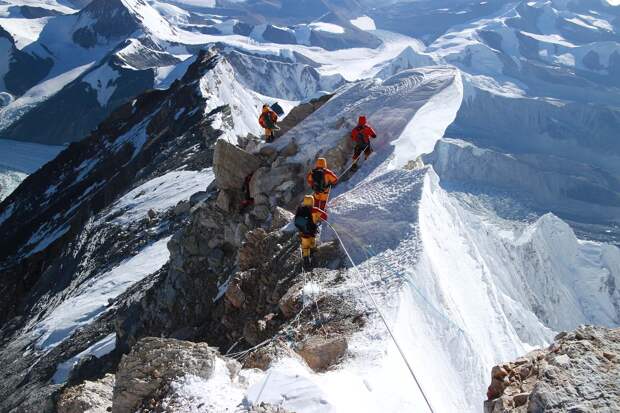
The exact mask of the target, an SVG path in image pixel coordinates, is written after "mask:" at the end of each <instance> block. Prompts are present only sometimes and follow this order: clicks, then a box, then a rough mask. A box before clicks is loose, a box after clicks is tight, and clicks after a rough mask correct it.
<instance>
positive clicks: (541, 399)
mask: <svg viewBox="0 0 620 413" xmlns="http://www.w3.org/2000/svg"><path fill="white" fill-rule="evenodd" d="M618 383H620V329H607V328H603V327H594V326H582V327H580V328H578V329H577V330H575V331H572V332H563V333H560V334H558V335H557V336H556V337H555V340H554V342H553V343H552V344H551V345H550V346H549V347H547V348H546V349H542V350H534V351H532V352H530V353H528V354H526V355H525V356H523V357H522V358H519V359H517V360H515V361H514V362H510V363H505V364H502V365H497V366H495V367H493V370H492V372H491V385H490V386H489V389H488V391H487V397H488V398H489V400H488V401H486V402H485V403H484V411H485V413H504V412H515V413H516V412H529V413H538V412H553V413H555V412H558V413H559V412H575V413H577V412H581V413H590V412H592V413H594V412H601V413H603V412H605V413H611V412H617V411H620V389H619V388H618Z"/></svg>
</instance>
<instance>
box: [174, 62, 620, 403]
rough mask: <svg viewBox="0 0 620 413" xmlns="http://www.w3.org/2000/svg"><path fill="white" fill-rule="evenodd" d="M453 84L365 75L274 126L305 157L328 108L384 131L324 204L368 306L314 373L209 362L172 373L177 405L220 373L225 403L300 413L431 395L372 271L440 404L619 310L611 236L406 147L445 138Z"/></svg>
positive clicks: (480, 390) (468, 395)
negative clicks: (502, 208)
mask: <svg viewBox="0 0 620 413" xmlns="http://www.w3.org/2000/svg"><path fill="white" fill-rule="evenodd" d="M462 99H463V83H462V80H461V74H460V72H459V71H458V70H457V69H455V68H451V67H433V68H421V69H417V70H409V71H405V72H401V73H399V74H397V75H395V76H393V77H390V78H388V79H386V80H384V81H380V80H376V79H374V80H366V81H360V82H358V83H356V84H353V85H348V86H346V87H344V88H343V89H341V91H340V92H339V94H337V95H336V96H335V97H334V98H332V99H331V100H330V101H329V102H328V103H327V104H326V105H325V106H324V107H323V108H321V110H320V111H317V112H316V113H315V114H313V115H311V116H310V117H309V118H307V119H306V120H305V121H304V122H303V123H302V124H300V125H298V126H297V127H296V128H294V129H293V130H291V131H290V132H289V133H288V134H287V135H286V136H285V137H284V138H282V139H281V140H279V141H276V144H275V145H276V146H280V145H281V146H284V145H286V144H287V142H288V140H289V139H296V141H297V142H298V143H299V145H300V148H301V149H300V151H299V152H298V155H297V158H296V159H295V161H298V162H308V163H309V162H310V161H311V160H312V159H314V157H315V156H316V155H317V154H318V153H320V151H321V150H323V149H325V148H326V147H328V146H330V145H331V144H333V143H334V142H337V141H338V139H341V137H342V135H343V133H346V128H348V126H350V125H347V124H345V125H344V126H343V127H342V126H341V127H340V128H344V129H345V130H342V129H339V127H338V126H335V125H334V119H341V118H344V119H355V118H356V115H358V114H361V113H366V114H367V115H368V117H369V120H370V122H371V123H372V124H373V126H375V127H376V129H377V130H379V131H381V133H380V136H379V138H378V139H377V141H376V144H375V149H376V152H375V155H374V156H373V157H371V158H370V159H369V160H368V161H367V162H365V163H364V164H363V165H362V168H361V169H360V171H359V172H358V173H356V174H355V175H354V177H353V178H352V179H351V180H350V181H348V182H347V183H344V184H342V185H340V186H339V187H338V188H337V189H336V190H335V193H334V198H332V201H331V204H330V207H329V213H330V222H331V224H332V225H333V227H334V228H335V230H336V231H337V232H338V234H339V236H340V237H341V238H342V240H343V243H344V246H345V248H346V249H347V251H348V252H349V253H350V254H351V257H352V259H353V261H354V262H355V264H356V267H353V268H351V269H350V270H349V277H348V279H347V281H346V282H345V283H344V284H343V285H342V286H341V287H340V288H343V289H351V290H357V291H358V294H359V295H360V296H362V297H365V298H366V299H367V305H368V308H369V309H370V311H371V312H373V314H374V316H372V317H371V320H370V323H369V325H368V326H367V327H366V328H365V329H364V330H363V331H362V332H360V333H357V334H355V335H354V336H353V337H352V338H351V339H350V341H349V351H348V357H347V358H346V360H345V361H344V362H343V364H341V365H340V366H339V367H338V368H336V369H335V370H332V371H329V372H326V373H322V374H316V373H312V372H311V371H310V370H309V369H308V368H307V367H306V366H305V365H304V364H303V363H302V362H300V361H299V360H296V359H285V360H281V361H280V362H278V363H277V364H276V365H274V366H272V367H271V368H270V369H269V370H268V371H267V372H265V373H264V374H260V373H257V374H255V375H249V376H247V377H245V376H244V377H243V380H241V381H231V379H230V378H229V377H227V376H226V377H225V376H223V374H224V373H221V374H218V373H217V372H216V374H215V376H214V377H213V378H212V379H210V380H207V381H204V380H201V379H198V378H195V377H189V378H184V379H180V380H179V381H178V382H176V383H175V384H174V385H173V390H174V393H175V394H174V396H173V397H174V399H175V400H176V401H177V402H178V400H179V399H181V400H184V407H185V408H186V410H183V411H187V412H190V411H191V412H196V411H208V409H207V410H205V409H204V406H205V405H206V404H207V403H213V399H211V398H208V401H205V396H204V393H205V392H206V391H207V390H208V389H213V388H214V386H215V387H217V388H218V389H219V390H218V392H217V393H218V394H220V393H222V390H221V389H222V386H223V387H224V388H227V389H229V391H226V392H224V393H225V394H226V395H227V396H226V397H225V398H224V397H223V398H218V400H219V401H218V403H219V404H218V406H217V407H218V408H219V409H222V410H224V409H226V408H228V409H234V407H235V406H237V405H239V404H246V405H248V404H251V403H257V402H268V403H272V404H275V405H281V406H284V407H286V408H288V409H290V410H293V411H296V412H302V413H307V412H351V411H355V412H377V411H385V412H404V411H412V412H424V411H428V408H427V407H426V404H425V401H424V399H423V396H422V393H421V392H420V391H419V390H418V388H417V386H416V384H415V382H414V379H413V377H412V375H411V374H410V372H409V370H408V369H407V367H406V364H405V363H404V360H403V357H402V356H401V354H400V353H399V351H398V350H397V348H396V345H395V343H394V342H393V341H392V339H391V338H390V335H389V334H388V332H387V330H386V327H385V325H384V324H383V323H382V322H381V319H380V318H379V317H378V315H377V312H376V309H375V308H374V307H373V306H372V303H371V301H370V300H369V299H368V297H369V296H368V295H367V291H366V289H365V288H366V287H365V286H366V285H367V286H368V291H369V292H370V294H372V296H373V297H374V298H375V299H376V300H377V302H378V305H379V308H380V310H381V311H382V312H383V313H384V314H385V316H386V319H387V323H388V325H389V326H390V328H391V329H392V331H393V333H394V337H395V339H396V340H397V341H398V343H399V345H400V346H401V348H402V350H403V353H404V357H405V358H406V360H407V361H408V363H409V364H410V365H411V368H412V371H413V372H414V374H415V376H416V378H417V380H418V381H419V383H420V387H421V389H422V390H423V391H424V393H425V395H426V396H427V397H428V399H429V402H430V404H431V405H432V407H433V409H434V411H435V412H445V413H451V412H472V413H473V412H479V411H480V410H481V409H482V401H483V398H484V395H485V392H486V386H487V385H488V375H489V372H490V369H491V367H492V366H493V365H495V364H497V363H499V362H502V361H506V360H510V359H514V358H516V357H518V356H520V355H522V354H524V353H525V352H527V351H528V350H530V349H533V348H535V347H538V346H544V345H546V344H548V343H549V342H550V340H551V339H552V338H553V336H554V334H555V333H556V332H557V331H560V330H564V329H571V328H574V327H575V326H577V325H579V324H582V323H592V324H602V325H618V324H619V321H620V320H618V312H617V308H618V303H619V302H620V296H619V294H618V292H617V291H616V290H615V289H614V287H613V286H614V285H617V283H618V282H619V281H620V250H619V249H618V248H617V247H615V246H612V245H607V244H603V243H597V242H593V241H583V240H580V239H578V238H577V237H576V236H575V233H574V232H573V230H572V229H571V227H570V226H569V225H568V224H567V223H565V222H564V221H562V220H561V219H560V218H558V217H556V216H554V215H552V214H545V215H542V216H539V217H537V218H535V219H530V220H511V219H506V218H503V217H502V216H500V215H501V214H499V213H497V211H496V210H495V209H493V208H485V207H484V205H485V203H484V202H482V201H481V199H478V198H477V196H476V195H472V194H468V195H464V194H462V193H458V192H450V191H449V190H447V189H444V188H443V187H442V185H441V180H440V178H439V176H438V175H437V174H436V173H435V171H434V170H433V168H432V166H421V165H420V163H419V162H415V161H416V160H418V161H419V159H418V157H419V156H420V155H421V154H423V153H428V152H432V151H433V149H434V147H435V145H436V144H437V142H438V141H439V140H440V139H442V138H443V136H444V132H445V130H446V128H447V127H448V126H449V125H450V124H451V123H452V122H453V121H454V119H455V117H456V113H457V111H458V109H459V107H460V105H461V101H462ZM463 166H464V167H468V168H470V167H474V165H463ZM501 201H502V199H501V197H500V196H499V194H498V196H497V199H496V202H497V203H501ZM334 237H335V234H334V233H333V231H332V230H331V229H329V228H327V227H326V228H325V229H324V230H323V238H324V239H331V238H334ZM362 280H363V281H362ZM216 383H217V386H216Z"/></svg>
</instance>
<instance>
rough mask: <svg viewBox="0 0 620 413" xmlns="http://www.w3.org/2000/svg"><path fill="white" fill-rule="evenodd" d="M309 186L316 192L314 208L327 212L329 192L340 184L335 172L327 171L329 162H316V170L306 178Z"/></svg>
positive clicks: (321, 159)
mask: <svg viewBox="0 0 620 413" xmlns="http://www.w3.org/2000/svg"><path fill="white" fill-rule="evenodd" d="M306 181H308V185H310V188H312V190H313V191H314V206H315V207H317V208H319V209H322V210H323V211H326V210H327V209H326V208H327V200H328V198H329V191H330V190H331V188H332V187H333V186H335V185H336V184H337V183H338V177H337V176H336V174H335V173H334V172H332V171H331V170H329V169H327V160H326V159H325V158H319V159H317V160H316V165H315V168H314V169H313V170H312V171H310V172H308V175H307V176H306Z"/></svg>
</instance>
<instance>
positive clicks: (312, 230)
mask: <svg viewBox="0 0 620 413" xmlns="http://www.w3.org/2000/svg"><path fill="white" fill-rule="evenodd" d="M321 220H327V213H326V212H325V211H323V210H321V209H319V208H317V207H315V206H314V197H313V196H312V195H306V196H305V197H304V200H303V203H302V204H301V205H300V206H299V208H297V212H296V213H295V227H296V228H297V230H298V231H299V238H300V241H301V255H302V257H303V261H304V266H309V265H310V255H311V253H312V250H314V249H315V248H316V235H317V233H318V230H319V226H318V224H319V222H321Z"/></svg>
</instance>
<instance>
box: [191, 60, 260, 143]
mask: <svg viewBox="0 0 620 413" xmlns="http://www.w3.org/2000/svg"><path fill="white" fill-rule="evenodd" d="M200 90H201V91H202V93H203V95H204V96H205V97H209V100H208V102H207V107H206V109H205V114H208V113H209V112H211V111H212V110H214V109H216V108H218V107H221V106H224V105H229V106H230V110H231V113H230V118H229V119H225V118H222V119H221V122H222V123H229V126H230V127H228V128H225V131H224V137H225V138H226V139H228V140H229V141H230V142H237V137H238V136H247V135H248V134H249V133H251V134H253V135H255V136H260V134H261V128H260V125H258V121H257V118H258V115H257V114H258V113H260V108H261V107H262V105H263V103H265V102H267V99H265V97H264V96H262V95H260V94H258V93H256V92H253V91H251V90H248V89H247V88H246V87H244V86H242V85H241V84H240V83H239V82H238V81H237V79H236V77H235V70H234V69H233V67H232V66H231V65H230V63H228V61H226V60H222V61H221V62H219V63H218V64H217V66H216V67H215V68H214V69H213V70H211V71H209V72H208V73H207V74H206V75H205V76H203V77H202V78H201V79H200Z"/></svg>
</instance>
